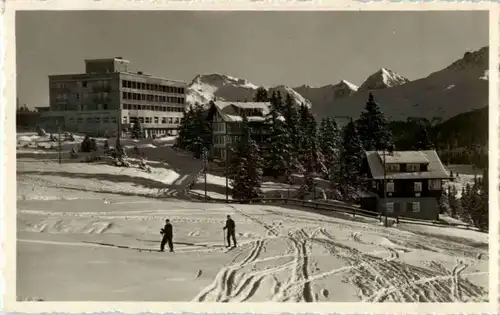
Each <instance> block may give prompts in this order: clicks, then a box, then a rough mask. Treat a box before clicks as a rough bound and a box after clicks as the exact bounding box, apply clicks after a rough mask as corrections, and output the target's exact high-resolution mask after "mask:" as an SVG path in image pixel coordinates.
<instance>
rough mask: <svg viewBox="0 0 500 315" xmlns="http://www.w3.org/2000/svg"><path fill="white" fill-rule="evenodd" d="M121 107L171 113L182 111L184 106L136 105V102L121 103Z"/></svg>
mask: <svg viewBox="0 0 500 315" xmlns="http://www.w3.org/2000/svg"><path fill="white" fill-rule="evenodd" d="M122 108H123V109H128V110H151V111H154V112H173V113H182V112H183V111H184V107H173V106H155V105H138V104H122Z"/></svg>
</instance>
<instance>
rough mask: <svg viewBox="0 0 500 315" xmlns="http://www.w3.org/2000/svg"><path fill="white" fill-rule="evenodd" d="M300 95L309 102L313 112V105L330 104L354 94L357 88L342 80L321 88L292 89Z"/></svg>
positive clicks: (302, 87)
mask: <svg viewBox="0 0 500 315" xmlns="http://www.w3.org/2000/svg"><path fill="white" fill-rule="evenodd" d="M294 90H295V91H297V92H298V93H299V94H300V95H302V96H303V97H305V98H306V99H308V100H309V101H311V103H312V104H313V107H312V109H313V111H314V112H315V111H316V110H315V107H316V105H315V104H330V103H332V102H333V101H334V100H335V99H338V98H341V97H347V96H350V95H352V94H354V93H355V92H356V91H357V90H358V87H357V86H356V85H354V84H352V83H350V82H348V81H346V80H342V81H340V82H339V83H337V84H335V85H332V84H330V85H325V86H322V87H310V86H308V85H302V86H299V87H296V88H294Z"/></svg>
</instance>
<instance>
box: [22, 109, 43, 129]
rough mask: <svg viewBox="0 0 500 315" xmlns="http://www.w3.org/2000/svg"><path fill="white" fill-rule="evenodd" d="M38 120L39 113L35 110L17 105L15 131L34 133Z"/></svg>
mask: <svg viewBox="0 0 500 315" xmlns="http://www.w3.org/2000/svg"><path fill="white" fill-rule="evenodd" d="M39 120H40V113H39V112H38V111H37V110H33V109H30V108H28V107H27V106H26V105H23V106H19V104H18V105H17V110H16V129H17V130H18V131H34V130H35V129H36V126H37V125H38V123H39Z"/></svg>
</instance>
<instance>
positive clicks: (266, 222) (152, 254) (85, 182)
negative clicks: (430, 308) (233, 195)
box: [16, 152, 489, 302]
mask: <svg viewBox="0 0 500 315" xmlns="http://www.w3.org/2000/svg"><path fill="white" fill-rule="evenodd" d="M171 153H172V155H173V154H174V152H171ZM177 159H184V158H183V157H182V156H177ZM172 160H174V159H172ZM178 171H179V173H178V174H179V175H181V174H182V173H184V172H186V171H187V170H186V169H184V168H183V167H180V168H179V170H178ZM175 173H177V172H174V171H173V170H172V169H171V167H170V166H162V167H155V168H154V169H153V172H152V173H151V174H148V173H144V172H140V171H139V170H137V169H123V168H117V167H112V166H109V165H104V164H99V163H96V164H88V163H80V162H68V161H65V162H64V163H62V164H58V162H57V157H53V158H51V159H46V158H44V159H40V157H36V156H34V157H25V156H24V157H21V156H18V160H17V194H18V200H17V224H16V225H17V275H16V284H17V294H18V298H19V299H20V300H33V299H39V300H43V301H131V300H138V301H158V302H159V301H171V302H174V301H176V302H180V301H184V302H474V301H475V302H478V301H485V300H487V299H488V279H489V270H488V259H489V256H488V234H486V233H480V232H477V231H474V230H466V229H462V228H453V227H443V226H434V225H432V224H430V223H429V224H411V223H409V222H405V221H401V222H400V223H399V224H397V225H393V226H391V227H390V228H386V227H383V226H381V225H380V224H379V222H378V220H377V219H376V218H367V217H363V216H356V218H353V217H352V216H351V215H343V214H340V213H335V212H325V211H313V210H308V209H304V208H302V209H301V208H286V206H280V205H279V204H275V205H271V204H258V205H241V204H216V203H198V202H192V201H189V200H180V199H179V196H178V195H173V194H170V193H169V192H171V191H172V190H173V191H174V192H175V190H176V189H173V187H172V186H175V185H177V184H176V182H178V181H182V177H181V178H180V179H179V180H173V179H174V178H175V177H176V176H175V175H176V174H175ZM155 191H156V192H157V193H155ZM162 191H165V192H166V193H165V194H162V195H164V197H163V198H161V199H158V198H146V197H145V196H151V195H157V194H158V193H159V192H162ZM138 195H142V196H138ZM228 214H230V215H231V217H232V218H233V219H234V220H235V221H236V227H237V230H236V238H237V241H238V247H237V248H234V249H232V250H230V249H228V248H225V243H224V242H225V239H224V234H223V231H222V227H223V226H224V222H225V219H226V215H228ZM166 218H168V219H170V220H171V222H172V224H173V226H174V246H175V253H169V252H166V253H160V252H157V251H158V249H159V246H160V241H161V235H160V234H159V230H160V228H161V227H162V226H163V224H164V221H165V219H166ZM131 271H132V272H131ZM68 287H70V288H71V290H68V289H67V288H68ZM172 288H175V290H173V289H172ZM457 292H459V293H460V294H457Z"/></svg>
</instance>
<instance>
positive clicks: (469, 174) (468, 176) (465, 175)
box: [444, 165, 483, 197]
mask: <svg viewBox="0 0 500 315" xmlns="http://www.w3.org/2000/svg"><path fill="white" fill-rule="evenodd" d="M446 169H447V170H448V171H452V172H453V174H454V175H453V176H455V180H454V181H453V182H448V183H446V184H445V186H444V187H448V186H450V185H453V186H455V188H456V189H457V197H460V196H462V189H463V188H464V187H465V186H466V185H467V184H469V185H472V184H474V176H476V177H477V178H482V177H483V171H482V170H481V169H478V168H474V167H472V166H471V165H448V166H446ZM457 174H458V176H457Z"/></svg>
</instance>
